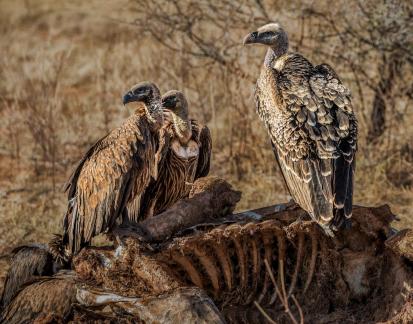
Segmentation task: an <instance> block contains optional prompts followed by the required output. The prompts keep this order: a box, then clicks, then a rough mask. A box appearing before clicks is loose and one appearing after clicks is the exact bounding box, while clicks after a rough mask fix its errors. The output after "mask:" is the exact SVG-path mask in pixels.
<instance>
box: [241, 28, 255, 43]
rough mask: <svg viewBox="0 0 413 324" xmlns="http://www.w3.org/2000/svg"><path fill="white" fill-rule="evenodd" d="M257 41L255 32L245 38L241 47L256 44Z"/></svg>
mask: <svg viewBox="0 0 413 324" xmlns="http://www.w3.org/2000/svg"><path fill="white" fill-rule="evenodd" d="M257 40H258V32H256V31H255V32H252V33H250V34H248V35H247V36H245V38H244V41H243V42H242V43H243V45H247V44H254V43H256V42H257Z"/></svg>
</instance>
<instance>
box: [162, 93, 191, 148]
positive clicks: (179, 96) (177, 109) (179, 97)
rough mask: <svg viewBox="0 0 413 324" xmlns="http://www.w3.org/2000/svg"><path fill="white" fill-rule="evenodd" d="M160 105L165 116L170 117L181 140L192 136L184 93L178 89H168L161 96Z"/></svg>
mask: <svg viewBox="0 0 413 324" xmlns="http://www.w3.org/2000/svg"><path fill="white" fill-rule="evenodd" d="M162 107H163V109H164V113H165V115H166V116H167V118H168V117H169V118H170V119H172V123H173V125H174V129H175V132H176V134H177V135H178V137H179V138H180V139H181V140H183V139H185V140H186V139H188V140H189V138H190V137H191V136H192V129H191V122H190V120H189V110H188V101H187V100H186V98H185V95H184V94H183V93H182V92H181V91H178V90H170V91H168V92H167V93H165V94H164V95H163V96H162ZM168 115H169V116H168Z"/></svg>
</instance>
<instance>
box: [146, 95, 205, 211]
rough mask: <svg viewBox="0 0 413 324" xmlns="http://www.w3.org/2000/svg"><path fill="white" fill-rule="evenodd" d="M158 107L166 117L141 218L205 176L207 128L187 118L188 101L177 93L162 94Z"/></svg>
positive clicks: (167, 204) (171, 201)
mask: <svg viewBox="0 0 413 324" xmlns="http://www.w3.org/2000/svg"><path fill="white" fill-rule="evenodd" d="M162 107H163V109H164V113H165V116H169V118H168V120H165V122H164V126H163V127H162V129H161V130H160V135H159V136H160V142H162V149H160V151H161V152H160V158H159V176H158V180H157V181H154V182H153V183H152V185H151V186H150V189H148V190H147V191H146V192H145V196H144V199H143V201H144V203H142V207H141V213H140V214H141V217H142V218H147V217H150V216H153V215H157V214H159V213H161V212H163V211H164V210H166V209H168V208H169V207H171V206H172V205H173V204H174V203H175V202H177V201H178V200H179V199H182V198H184V197H186V196H187V195H188V194H189V191H190V189H191V185H192V183H193V182H194V181H195V180H196V179H198V178H200V177H205V176H207V175H208V173H209V166H210V159H211V135H210V132H209V129H208V127H206V126H202V125H201V124H199V123H198V122H197V121H196V120H193V119H190V118H189V112H188V102H187V100H186V98H185V96H184V94H183V93H182V92H180V91H177V90H171V91H168V92H167V93H165V94H164V95H163V96H162ZM165 119H167V118H165Z"/></svg>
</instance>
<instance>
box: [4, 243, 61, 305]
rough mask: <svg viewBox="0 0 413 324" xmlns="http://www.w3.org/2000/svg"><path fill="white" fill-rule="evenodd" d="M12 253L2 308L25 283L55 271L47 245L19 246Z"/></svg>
mask: <svg viewBox="0 0 413 324" xmlns="http://www.w3.org/2000/svg"><path fill="white" fill-rule="evenodd" d="M12 253H13V257H12V259H11V262H10V268H9V270H8V271H7V276H6V280H5V282H4V289H3V295H2V298H1V303H0V307H1V308H3V307H5V306H6V305H8V304H9V302H10V301H11V300H12V298H13V296H14V295H15V294H16V292H17V291H19V290H20V288H21V287H22V286H23V285H24V284H26V283H27V282H29V281H31V280H33V279H34V278H35V277H37V276H46V275H51V274H52V273H53V258H52V255H51V254H50V253H49V252H48V250H47V248H46V246H41V245H38V246H37V245H32V246H31V245H24V246H19V247H18V248H16V249H14V250H13V252H12Z"/></svg>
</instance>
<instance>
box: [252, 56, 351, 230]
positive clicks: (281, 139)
mask: <svg viewBox="0 0 413 324" xmlns="http://www.w3.org/2000/svg"><path fill="white" fill-rule="evenodd" d="M277 61H278V62H277ZM277 61H276V63H275V65H274V68H273V69H272V71H271V72H270V75H269V77H270V79H271V80H272V81H273V82H274V84H273V85H274V87H273V89H271V91H270V95H269V96H268V94H267V95H266V96H263V93H264V92H267V93H268V89H262V88H260V87H259V84H258V87H257V95H256V97H257V109H258V112H259V114H260V115H261V116H262V118H263V119H264V120H266V123H267V127H268V130H269V133H270V136H271V140H272V144H273V147H274V151H275V155H276V158H277V160H278V162H279V165H280V168H281V171H282V173H283V176H284V179H285V182H286V184H287V187H288V189H289V191H290V193H291V195H292V197H293V198H294V200H295V201H296V202H297V203H298V204H299V205H300V206H301V207H302V208H303V209H305V210H306V211H307V212H309V213H310V214H311V215H312V217H314V218H315V220H316V221H317V222H319V223H320V224H321V225H332V226H333V227H340V226H342V225H343V222H344V221H345V219H346V218H348V217H351V206H352V182H353V172H354V153H355V150H356V136H357V127H356V120H355V117H354V115H353V111H352V106H351V101H350V93H349V91H348V89H346V88H345V87H344V86H343V85H342V83H341V82H340V80H339V79H338V77H337V75H336V74H335V73H334V71H333V70H332V69H331V68H330V67H327V66H326V65H321V66H317V67H315V68H314V67H313V66H312V65H311V63H310V62H308V61H307V60H306V59H305V58H304V57H302V56H301V55H299V54H287V56H286V57H284V58H282V59H281V60H280V59H279V60H277ZM271 105H273V107H268V106H271ZM274 106H275V107H274ZM274 110H276V111H277V114H276V115H275V114H273V113H272V112H271V111H274ZM344 216H345V217H344Z"/></svg>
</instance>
